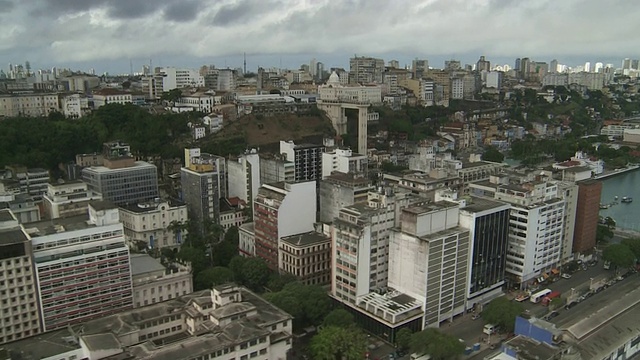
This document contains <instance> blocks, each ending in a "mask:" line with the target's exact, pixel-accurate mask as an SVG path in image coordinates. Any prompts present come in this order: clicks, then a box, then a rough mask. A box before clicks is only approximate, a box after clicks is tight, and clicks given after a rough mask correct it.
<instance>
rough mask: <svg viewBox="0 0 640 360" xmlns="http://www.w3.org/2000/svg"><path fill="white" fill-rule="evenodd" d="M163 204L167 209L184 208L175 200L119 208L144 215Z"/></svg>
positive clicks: (153, 201) (182, 204)
mask: <svg viewBox="0 0 640 360" xmlns="http://www.w3.org/2000/svg"><path fill="white" fill-rule="evenodd" d="M165 203H168V204H169V207H177V206H184V203H182V202H180V201H177V200H158V201H155V200H152V201H146V202H141V203H138V204H132V205H125V206H121V208H122V209H124V210H127V211H131V212H135V213H146V212H149V211H155V210H157V209H158V207H160V205H163V204H165ZM114 206H115V205H114ZM116 207H117V206H116ZM96 210H98V209H96Z"/></svg>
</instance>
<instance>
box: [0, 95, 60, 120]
mask: <svg viewBox="0 0 640 360" xmlns="http://www.w3.org/2000/svg"><path fill="white" fill-rule="evenodd" d="M54 111H58V112H59V111H60V102H59V100H58V94H49V93H43V94H10V95H0V117H5V116H6V117H14V116H27V117H38V116H48V115H49V114H50V113H52V112H54Z"/></svg>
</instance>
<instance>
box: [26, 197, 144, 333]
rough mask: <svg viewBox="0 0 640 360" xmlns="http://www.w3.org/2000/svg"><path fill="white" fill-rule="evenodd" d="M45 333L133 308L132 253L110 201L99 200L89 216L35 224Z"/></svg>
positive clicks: (32, 230) (30, 231)
mask: <svg viewBox="0 0 640 360" xmlns="http://www.w3.org/2000/svg"><path fill="white" fill-rule="evenodd" d="M26 231H27V233H28V234H29V235H30V236H31V239H32V243H33V257H34V261H35V266H36V274H37V277H38V286H39V288H38V296H39V298H40V303H41V304H42V309H41V316H42V319H43V322H44V329H45V331H50V330H54V329H59V328H64V327H66V326H68V325H71V324H77V323H81V322H84V321H86V320H88V319H93V318H99V317H103V316H105V315H108V314H112V313H117V312H120V311H124V310H128V309H130V308H131V307H132V306H133V298H132V286H131V269H130V265H129V249H128V247H127V246H126V244H125V240H124V233H123V232H124V231H123V228H122V224H121V223H120V221H119V217H118V208H117V207H116V206H115V205H113V204H111V203H109V202H93V203H91V204H90V205H89V211H88V216H86V215H81V216H76V217H71V218H66V219H57V220H56V221H54V222H52V221H43V222H39V223H32V224H29V225H28V227H27V228H26Z"/></svg>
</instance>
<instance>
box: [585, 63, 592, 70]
mask: <svg viewBox="0 0 640 360" xmlns="http://www.w3.org/2000/svg"><path fill="white" fill-rule="evenodd" d="M584 72H591V62H589V61H587V62H586V63H584Z"/></svg>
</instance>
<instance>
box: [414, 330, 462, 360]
mask: <svg viewBox="0 0 640 360" xmlns="http://www.w3.org/2000/svg"><path fill="white" fill-rule="evenodd" d="M410 348H411V351H413V352H414V353H417V354H428V355H429V356H431V359H433V360H449V359H455V358H457V357H458V356H459V355H462V354H463V353H464V344H462V343H461V342H460V341H458V339H457V338H456V337H455V336H451V335H448V334H444V333H442V332H440V330H438V329H434V328H428V329H424V330H422V331H420V332H417V333H415V334H413V335H411V341H410Z"/></svg>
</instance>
